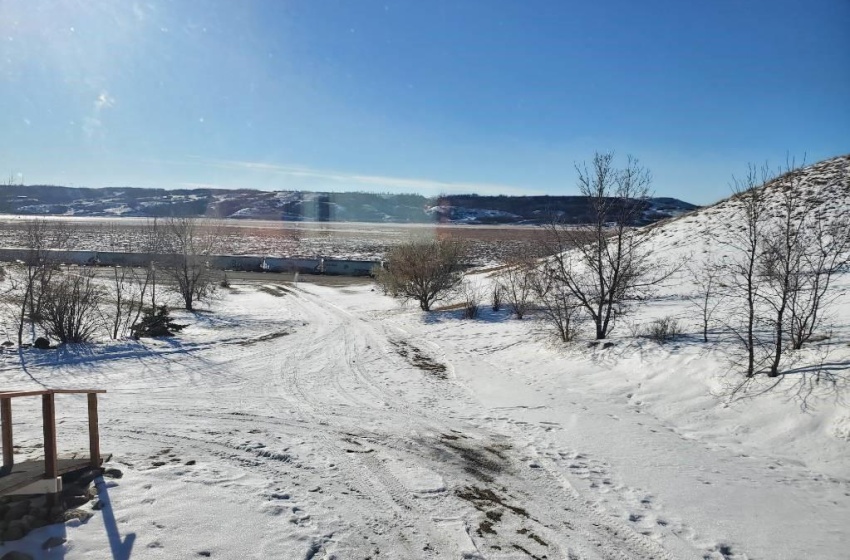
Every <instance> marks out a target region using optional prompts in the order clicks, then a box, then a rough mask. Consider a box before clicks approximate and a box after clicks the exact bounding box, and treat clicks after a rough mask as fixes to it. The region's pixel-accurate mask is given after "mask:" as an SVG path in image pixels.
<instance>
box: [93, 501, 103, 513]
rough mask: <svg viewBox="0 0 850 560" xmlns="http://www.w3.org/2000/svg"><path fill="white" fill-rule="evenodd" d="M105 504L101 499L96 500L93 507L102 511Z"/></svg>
mask: <svg viewBox="0 0 850 560" xmlns="http://www.w3.org/2000/svg"><path fill="white" fill-rule="evenodd" d="M103 506H104V503H103V502H101V501H100V500H95V502H94V503H93V504H92V506H91V508H92V509H93V510H95V511H100V510H102V509H103Z"/></svg>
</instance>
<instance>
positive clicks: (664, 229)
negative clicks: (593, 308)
mask: <svg viewBox="0 0 850 560" xmlns="http://www.w3.org/2000/svg"><path fill="white" fill-rule="evenodd" d="M785 185H787V182H786V181H785V180H783V177H782V176H780V177H778V178H777V179H776V180H773V181H771V182H769V183H767V184H766V185H764V186H762V187H761V188H762V189H763V190H764V193H765V196H766V203H767V206H768V208H769V210H768V212H767V214H774V213H775V211H776V207H777V206H778V205H779V204H781V200H780V196H781V190H782V188H783V187H784V186H785ZM794 188H795V189H798V190H799V192H800V194H801V196H802V198H804V199H806V200H810V201H812V203H813V204H814V211H815V212H817V213H820V214H823V215H824V216H825V218H826V219H828V220H831V219H836V218H845V219H847V218H848V216H850V155H844V156H839V157H835V158H831V159H828V160H824V161H822V162H819V163H816V164H814V165H810V166H808V167H805V168H803V169H802V170H801V172H800V175H799V176H798V178H797V179H796V180H795V181H794ZM739 209H740V201H739V200H738V199H737V198H736V197H734V196H730V197H729V198H727V199H725V200H722V201H720V202H718V203H716V204H713V205H711V206H706V207H703V208H699V209H697V210H694V211H693V212H689V213H686V214H684V215H682V216H679V217H677V218H673V219H669V220H664V221H660V222H657V223H655V224H653V225H650V226H647V227H646V228H644V231H645V232H646V233H647V234H648V235H650V236H652V238H653V241H652V244H653V249H654V250H655V251H656V252H657V253H660V254H664V255H666V256H676V257H687V258H689V259H690V258H691V257H696V258H698V259H699V258H700V257H701V256H704V257H709V256H713V257H715V258H719V257H722V255H723V254H725V253H726V252H728V251H727V250H726V249H725V248H724V244H725V243H726V242H727V241H728V240H729V237H730V234H731V233H732V228H735V227H740V224H739V222H738V220H737V215H738V213H739Z"/></svg>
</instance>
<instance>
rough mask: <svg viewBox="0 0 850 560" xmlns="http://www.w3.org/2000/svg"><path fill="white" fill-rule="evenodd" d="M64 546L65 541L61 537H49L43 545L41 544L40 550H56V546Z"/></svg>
mask: <svg viewBox="0 0 850 560" xmlns="http://www.w3.org/2000/svg"><path fill="white" fill-rule="evenodd" d="M63 544H65V539H63V538H62V537H50V538H49V539H47V540H46V541H44V542H43V543H41V549H42V550H50V549H51V548H56V547H57V546H62V545H63Z"/></svg>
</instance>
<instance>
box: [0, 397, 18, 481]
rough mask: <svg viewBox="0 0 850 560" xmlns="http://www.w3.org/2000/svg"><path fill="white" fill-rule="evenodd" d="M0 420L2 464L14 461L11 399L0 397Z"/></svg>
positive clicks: (5, 465) (7, 464)
mask: <svg viewBox="0 0 850 560" xmlns="http://www.w3.org/2000/svg"><path fill="white" fill-rule="evenodd" d="M0 422H2V424H3V466H4V467H7V466H10V465H12V464H13V463H14V462H15V451H14V449H13V447H12V399H11V398H0Z"/></svg>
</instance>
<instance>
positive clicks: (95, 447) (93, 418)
mask: <svg viewBox="0 0 850 560" xmlns="http://www.w3.org/2000/svg"><path fill="white" fill-rule="evenodd" d="M88 398H89V453H90V455H89V457H90V460H91V466H92V467H94V468H98V467H100V433H99V431H98V426H97V393H89V394H88Z"/></svg>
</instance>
